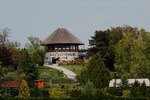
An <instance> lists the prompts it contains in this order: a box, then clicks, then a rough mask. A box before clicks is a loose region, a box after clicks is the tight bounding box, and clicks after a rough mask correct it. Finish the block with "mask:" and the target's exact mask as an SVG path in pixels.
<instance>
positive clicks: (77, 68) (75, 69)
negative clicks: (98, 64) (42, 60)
mask: <svg viewBox="0 0 150 100" xmlns="http://www.w3.org/2000/svg"><path fill="white" fill-rule="evenodd" d="M59 66H60V67H64V68H67V69H69V70H71V71H73V72H74V73H76V74H77V75H80V73H81V71H82V70H83V69H84V67H85V66H83V65H66V64H65V65H59Z"/></svg>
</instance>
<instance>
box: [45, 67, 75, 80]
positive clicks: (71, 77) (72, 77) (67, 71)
mask: <svg viewBox="0 0 150 100" xmlns="http://www.w3.org/2000/svg"><path fill="white" fill-rule="evenodd" d="M44 66H47V67H51V68H55V69H58V70H62V71H63V73H64V74H65V75H67V77H68V78H70V79H73V80H74V79H75V77H76V74H75V73H74V72H72V71H71V70H68V69H66V68H63V67H59V66H57V65H46V64H45V65H44Z"/></svg>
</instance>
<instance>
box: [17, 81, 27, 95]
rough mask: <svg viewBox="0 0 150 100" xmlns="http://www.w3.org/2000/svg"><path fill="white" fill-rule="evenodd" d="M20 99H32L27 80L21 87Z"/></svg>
mask: <svg viewBox="0 0 150 100" xmlns="http://www.w3.org/2000/svg"><path fill="white" fill-rule="evenodd" d="M18 97H21V98H28V97H30V91H29V86H28V84H27V82H26V81H25V80H22V82H21V84H20V86H19V95H18Z"/></svg>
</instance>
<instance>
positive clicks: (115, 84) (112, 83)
mask: <svg viewBox="0 0 150 100" xmlns="http://www.w3.org/2000/svg"><path fill="white" fill-rule="evenodd" d="M135 81H138V82H139V83H140V84H142V83H143V82H145V84H146V86H150V81H149V79H148V78H143V79H128V83H129V84H134V83H135ZM119 84H121V79H112V80H111V81H110V82H109V87H119Z"/></svg>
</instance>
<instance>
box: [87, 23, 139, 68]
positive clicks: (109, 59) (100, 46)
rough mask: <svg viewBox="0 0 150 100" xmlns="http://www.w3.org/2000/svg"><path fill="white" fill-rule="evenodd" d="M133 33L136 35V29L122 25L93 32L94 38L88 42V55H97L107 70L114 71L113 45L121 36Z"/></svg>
mask: <svg viewBox="0 0 150 100" xmlns="http://www.w3.org/2000/svg"><path fill="white" fill-rule="evenodd" d="M128 32H133V33H134V34H138V33H139V31H138V29H137V28H136V27H131V26H128V25H124V26H122V27H111V29H107V30H104V31H95V34H94V36H91V39H90V40H89V46H90V48H89V52H88V53H89V55H90V56H91V55H95V54H99V55H100V56H101V57H102V59H103V60H104V64H105V66H106V67H107V68H109V70H111V71H114V61H115V52H114V50H115V45H116V43H117V42H118V41H119V40H121V39H122V38H123V34H127V33H128Z"/></svg>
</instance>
